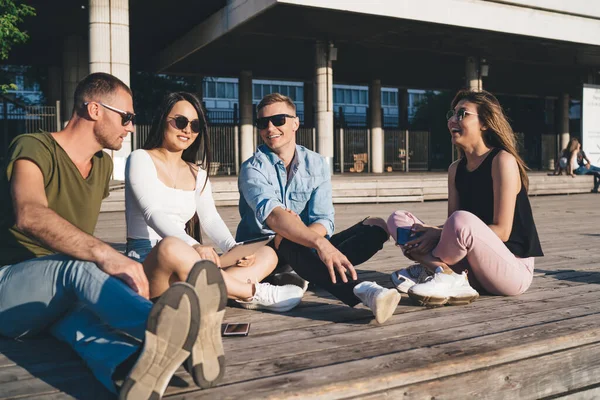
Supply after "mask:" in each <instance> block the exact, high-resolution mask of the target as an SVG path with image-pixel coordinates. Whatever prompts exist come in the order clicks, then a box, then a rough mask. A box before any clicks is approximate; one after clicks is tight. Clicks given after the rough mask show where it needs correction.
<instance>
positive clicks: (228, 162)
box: [133, 110, 429, 175]
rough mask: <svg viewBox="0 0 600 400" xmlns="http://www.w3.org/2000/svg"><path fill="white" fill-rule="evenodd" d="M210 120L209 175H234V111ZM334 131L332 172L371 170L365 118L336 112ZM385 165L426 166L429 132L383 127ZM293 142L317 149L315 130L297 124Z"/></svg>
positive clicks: (141, 136) (140, 137)
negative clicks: (345, 116) (211, 161)
mask: <svg viewBox="0 0 600 400" xmlns="http://www.w3.org/2000/svg"><path fill="white" fill-rule="evenodd" d="M207 119H208V121H209V125H208V132H209V136H210V149H211V155H212V160H213V163H212V166H211V170H210V171H209V173H210V174H211V175H234V174H237V172H238V171H236V157H238V154H239V141H238V140H236V135H238V134H239V129H238V125H237V124H238V119H237V110H233V111H211V112H208V113H207ZM335 123H336V127H335V130H334V171H335V172H369V170H370V159H369V158H370V154H371V148H370V146H371V143H370V139H371V138H370V130H369V129H368V128H367V127H366V126H365V120H364V118H362V119H359V118H355V119H351V120H350V121H348V120H346V119H345V118H344V115H343V114H342V115H341V116H340V114H339V113H336V118H335ZM149 128H150V127H149V126H148V125H138V126H136V134H135V136H134V140H133V147H134V149H136V148H140V147H141V146H142V145H143V143H144V141H145V140H146V137H147V135H148V131H149ZM383 131H384V146H385V147H384V167H385V170H386V171H387V170H390V169H391V171H402V172H405V171H423V170H428V169H429V132H426V131H406V130H400V129H398V128H389V127H388V128H385V129H384V130H383ZM407 139H408V141H407ZM296 142H297V143H298V144H300V145H302V146H305V147H306V148H308V149H310V150H313V151H316V145H317V143H316V129H315V128H314V127H307V126H300V128H299V129H298V131H297V132H296ZM261 143H262V139H261V137H260V134H259V132H258V130H257V129H256V128H255V129H254V144H255V145H256V146H258V145H260V144H261Z"/></svg>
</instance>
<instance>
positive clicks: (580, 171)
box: [573, 165, 600, 175]
mask: <svg viewBox="0 0 600 400" xmlns="http://www.w3.org/2000/svg"><path fill="white" fill-rule="evenodd" d="M573 172H574V173H575V174H576V175H587V174H593V173H594V172H598V173H600V167H596V166H595V165H590V168H589V169H587V168H586V167H585V166H583V165H580V166H579V168H577V169H576V170H575V171H573Z"/></svg>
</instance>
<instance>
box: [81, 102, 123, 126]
mask: <svg viewBox="0 0 600 400" xmlns="http://www.w3.org/2000/svg"><path fill="white" fill-rule="evenodd" d="M90 103H92V102H91V101H87V102H85V103H83V105H84V106H85V107H87V105H88V104H90ZM93 103H98V104H100V105H101V106H102V107H104V108H106V109H109V110H110V111H114V112H116V113H117V114H119V115H120V116H121V125H123V126H125V125H127V124H128V123H130V122H131V123H132V124H133V125H135V114H134V113H130V112H127V111H123V110H119V109H118V108H115V107H113V106H109V105H108V104H104V103H101V102H99V101H94V102H93Z"/></svg>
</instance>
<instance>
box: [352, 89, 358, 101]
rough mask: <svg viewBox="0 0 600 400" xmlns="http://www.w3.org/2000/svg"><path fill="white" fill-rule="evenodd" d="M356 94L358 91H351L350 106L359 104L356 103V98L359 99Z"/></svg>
mask: <svg viewBox="0 0 600 400" xmlns="http://www.w3.org/2000/svg"><path fill="white" fill-rule="evenodd" d="M358 92H359V91H358V90H352V104H359V103H358V97H359V94H358Z"/></svg>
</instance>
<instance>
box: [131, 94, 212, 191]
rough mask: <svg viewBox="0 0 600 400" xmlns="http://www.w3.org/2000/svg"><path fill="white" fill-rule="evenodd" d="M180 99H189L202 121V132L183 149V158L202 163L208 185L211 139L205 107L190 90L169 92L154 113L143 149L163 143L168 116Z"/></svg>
mask: <svg viewBox="0 0 600 400" xmlns="http://www.w3.org/2000/svg"><path fill="white" fill-rule="evenodd" d="M180 101H187V102H188V103H190V104H191V105H192V106H193V107H194V109H195V110H196V112H197V113H198V120H199V121H200V133H199V134H198V136H197V137H196V140H194V142H193V143H192V144H191V145H190V147H188V148H187V149H185V150H184V151H183V154H182V155H181V158H182V159H183V160H184V161H187V162H189V163H193V164H200V165H201V167H202V168H203V169H204V170H206V180H205V181H204V186H206V182H207V181H208V171H209V170H210V160H211V157H210V141H209V137H208V126H207V123H206V116H205V113H204V107H202V103H200V100H199V99H198V97H197V96H196V95H195V94H193V93H189V92H174V93H169V94H167V95H166V96H165V97H164V98H163V100H162V102H161V103H160V106H159V107H158V110H156V113H155V114H154V119H153V120H152V126H151V127H150V132H149V134H148V138H147V139H146V142H145V143H144V146H142V149H144V150H152V149H156V148H158V147H160V146H161V145H162V142H163V140H164V137H165V128H166V126H165V124H166V123H167V116H168V115H169V114H170V113H171V110H172V109H173V106H175V104H176V103H178V102H180Z"/></svg>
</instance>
